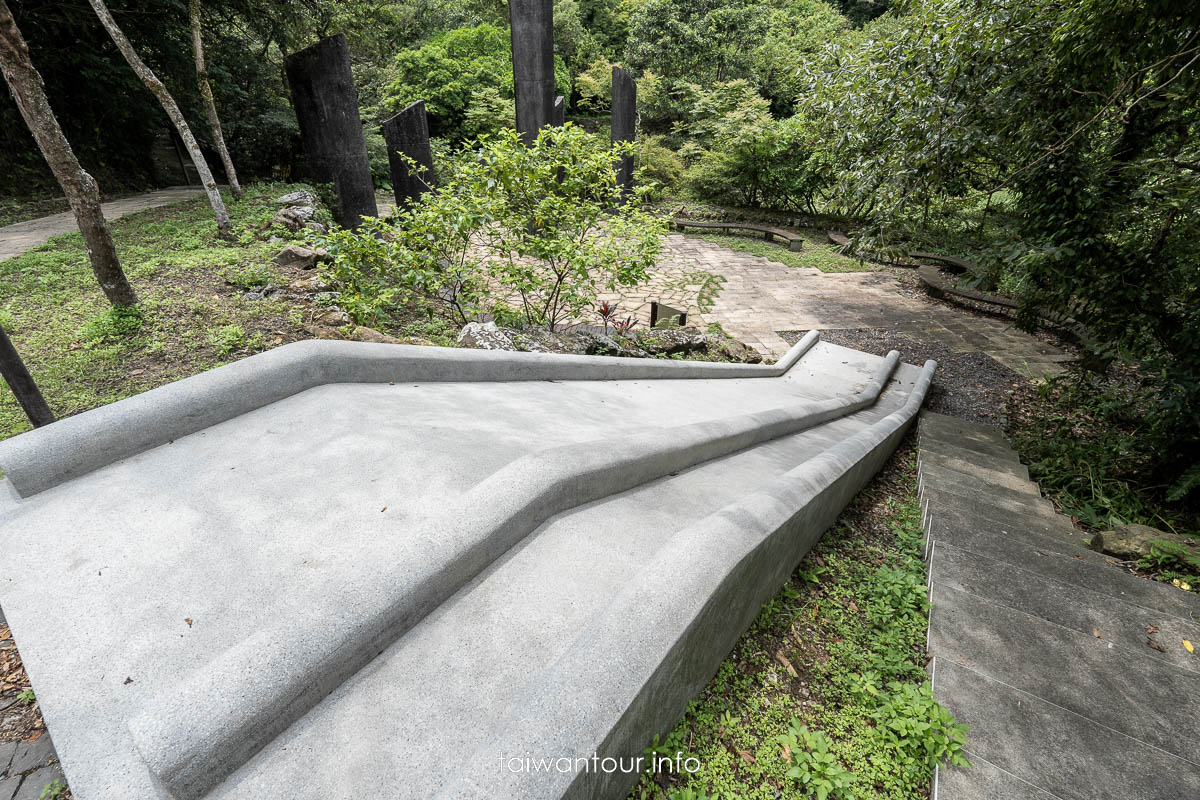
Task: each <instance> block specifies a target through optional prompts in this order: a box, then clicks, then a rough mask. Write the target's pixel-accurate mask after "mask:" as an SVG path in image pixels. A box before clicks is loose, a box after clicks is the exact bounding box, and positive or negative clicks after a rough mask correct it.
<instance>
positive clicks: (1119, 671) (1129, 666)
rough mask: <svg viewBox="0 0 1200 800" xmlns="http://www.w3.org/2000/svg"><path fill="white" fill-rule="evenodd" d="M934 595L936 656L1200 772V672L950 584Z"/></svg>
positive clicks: (931, 631)
mask: <svg viewBox="0 0 1200 800" xmlns="http://www.w3.org/2000/svg"><path fill="white" fill-rule="evenodd" d="M935 558H936V551H935ZM1009 574H1010V575H1011V574H1013V573H1009ZM932 595H933V610H932V612H931V614H930V616H929V649H930V652H932V653H935V654H936V655H937V657H938V658H939V659H941V660H943V661H952V662H954V663H955V664H958V665H960V666H964V667H967V668H969V669H971V670H972V671H973V672H975V673H977V674H979V675H982V676H984V677H987V678H991V679H992V680H996V681H999V682H1001V683H1004V684H1005V685H1007V686H1010V687H1012V688H1014V689H1017V690H1020V691H1022V692H1026V693H1028V694H1030V695H1033V696H1035V697H1038V698H1040V699H1042V700H1044V701H1046V702H1048V703H1052V704H1054V705H1056V706H1059V707H1061V708H1064V709H1067V710H1068V711H1072V712H1074V713H1076V714H1080V715H1082V716H1085V717H1087V718H1088V719H1089V720H1092V721H1093V722H1096V723H1098V724H1100V725H1103V726H1106V727H1108V728H1111V729H1113V730H1115V731H1119V732H1120V733H1123V734H1125V735H1126V736H1129V737H1131V738H1134V739H1137V740H1139V741H1142V742H1145V743H1147V744H1149V745H1152V746H1154V747H1157V748H1159V749H1161V750H1164V751H1165V752H1168V753H1171V754H1172V755H1175V756H1177V757H1179V758H1181V759H1183V760H1185V761H1188V762H1191V763H1192V764H1193V768H1194V769H1197V770H1198V771H1200V738H1197V737H1196V736H1195V731H1196V714H1195V711H1196V709H1195V707H1194V706H1193V702H1194V701H1195V699H1196V698H1200V672H1194V671H1192V670H1187V669H1181V668H1180V667H1176V666H1174V665H1173V664H1170V663H1167V662H1165V661H1163V660H1162V659H1159V658H1155V657H1154V656H1153V655H1150V654H1147V653H1142V652H1141V651H1139V650H1135V649H1133V648H1125V647H1118V646H1117V645H1115V644H1113V643H1112V642H1109V641H1107V640H1104V639H1097V638H1096V637H1095V636H1093V635H1092V634H1090V633H1083V632H1081V631H1075V630H1071V629H1069V628H1066V627H1064V626H1062V625H1058V624H1056V623H1053V622H1050V621H1047V620H1045V619H1041V618H1039V617H1035V616H1032V615H1030V614H1025V613H1023V612H1020V611H1017V610H1015V609H1012V608H1008V607H1006V606H1003V605H1000V604H998V603H993V602H990V601H988V600H985V599H984V598H981V597H978V596H976V595H974V594H972V593H970V592H960V591H957V590H955V589H951V588H949V587H948V586H946V585H944V584H942V585H935V586H934V587H933V591H932ZM1172 645H1173V646H1177V647H1179V649H1183V648H1182V646H1181V645H1179V644H1178V642H1175V643H1172ZM1198 660H1200V659H1198Z"/></svg>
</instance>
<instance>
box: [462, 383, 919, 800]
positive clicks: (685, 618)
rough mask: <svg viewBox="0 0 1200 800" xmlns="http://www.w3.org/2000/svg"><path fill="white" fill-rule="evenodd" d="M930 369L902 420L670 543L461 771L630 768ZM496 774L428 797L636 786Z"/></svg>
mask: <svg viewBox="0 0 1200 800" xmlns="http://www.w3.org/2000/svg"><path fill="white" fill-rule="evenodd" d="M936 366H937V365H936V362H933V361H927V362H925V366H924V369H923V370H922V372H921V375H920V377H919V378H918V380H917V383H916V385H915V386H914V388H913V391H912V393H911V394H910V395H909V397H908V400H907V402H906V403H905V404H904V406H902V407H901V408H900V409H899V410H897V411H895V412H893V413H892V414H890V415H888V416H887V417H885V418H884V419H882V420H880V421H879V422H877V423H875V424H874V425H872V426H871V427H870V428H868V429H866V430H864V431H862V432H860V433H858V434H856V435H854V436H852V437H850V438H848V439H846V440H845V441H843V442H840V443H839V444H837V445H835V446H834V447H832V448H830V449H829V450H827V451H825V452H824V453H822V454H821V455H819V456H817V457H815V458H813V459H810V460H809V461H806V462H804V463H803V464H801V465H799V466H798V467H796V468H795V469H793V470H791V471H790V472H788V473H786V474H785V475H783V476H781V477H780V478H778V479H776V480H775V481H773V482H771V483H770V484H769V485H767V486H766V487H765V488H764V489H763V490H762V491H761V492H757V493H755V494H753V495H750V496H748V497H746V498H745V499H744V500H742V501H739V502H737V503H734V504H731V505H729V506H726V507H725V508H724V509H722V510H721V511H719V512H717V513H716V514H713V515H712V516H710V517H708V518H706V519H705V520H703V521H701V522H700V523H698V524H697V525H694V526H692V527H690V528H687V529H685V530H682V531H680V532H678V533H677V534H676V535H675V536H674V537H673V538H672V540H671V541H670V542H669V543H668V544H667V546H666V547H665V548H664V549H663V551H662V552H660V553H659V554H658V555H657V556H656V558H655V560H654V563H653V564H650V565H647V569H646V571H645V572H644V573H642V574H640V575H639V579H638V581H637V582H636V583H635V584H633V585H631V586H630V587H628V588H627V589H626V590H624V591H623V592H622V593H621V594H620V595H619V596H618V597H616V598H615V599H614V601H613V604H612V606H611V607H610V608H609V610H608V611H607V612H606V614H605V615H604V617H603V618H602V619H601V620H598V621H597V624H596V625H594V626H589V629H588V632H587V633H585V634H584V635H582V636H581V637H580V638H579V639H578V640H576V642H575V643H574V644H573V645H572V646H571V647H570V648H569V649H568V650H567V651H566V653H564V655H563V656H562V657H560V658H559V660H558V661H557V662H555V664H554V665H553V666H552V667H551V669H550V670H549V671H548V673H547V674H546V676H545V680H543V681H540V682H539V684H538V688H537V690H536V691H535V692H532V693H531V694H530V695H528V696H527V697H526V698H525V699H524V700H523V701H522V702H521V703H518V704H516V708H518V709H520V711H518V712H515V713H514V714H513V715H512V716H510V717H509V718H508V719H507V720H505V722H504V723H502V724H501V725H499V726H498V727H497V729H496V730H495V734H494V737H493V739H492V741H493V744H490V745H489V747H488V749H487V752H476V753H475V755H474V759H473V760H472V762H471V763H478V764H481V765H482V764H485V763H486V764H494V763H495V762H496V759H497V757H501V756H502V757H526V756H530V755H532V756H533V757H535V758H536V757H540V756H547V757H554V756H558V755H562V756H569V757H570V758H571V759H572V760H573V759H574V758H576V757H579V758H585V759H590V758H591V756H592V755H593V754H596V755H598V756H599V757H600V758H605V757H611V758H614V759H621V760H624V761H626V762H629V761H630V760H631V757H632V758H636V757H637V756H639V755H641V753H642V751H643V748H644V747H645V746H646V743H647V742H649V741H650V739H651V737H652V736H653V735H654V734H656V733H663V732H664V731H667V730H669V729H670V728H671V726H672V725H674V723H675V722H676V721H677V720H678V718H679V716H680V715H681V714H682V713H683V711H684V709H685V708H686V706H687V704H688V702H690V700H691V699H692V697H694V696H695V695H696V694H697V693H698V692H699V691H700V690H701V689H703V687H704V686H705V685H706V684H707V682H708V681H709V679H710V678H711V677H712V675H713V673H714V672H715V671H716V669H717V667H718V666H719V664H720V663H721V661H722V660H723V659H724V658H725V656H726V655H727V654H728V652H729V650H730V649H731V648H732V647H733V645H734V643H735V642H736V641H737V637H739V636H740V635H741V633H742V631H744V630H745V629H746V627H747V626H749V624H750V623H751V622H752V621H753V620H754V617H755V616H756V615H757V614H758V611H759V609H760V608H761V606H762V604H763V603H764V602H765V601H766V600H767V599H768V598H769V597H770V596H771V594H773V593H774V592H775V591H776V590H777V587H778V586H779V585H780V584H781V583H783V581H785V580H786V579H787V576H788V575H789V574H790V572H791V570H792V569H793V568H794V566H795V564H796V563H797V562H798V561H799V560H800V559H801V558H802V557H803V556H804V555H805V554H806V553H807V552H808V550H809V549H811V547H812V546H813V545H814V544H815V543H816V542H817V540H818V539H819V538H820V536H821V534H822V532H824V530H826V529H827V528H828V526H829V525H830V524H831V523H832V522H833V521H834V520H835V519H836V518H837V515H838V514H839V513H840V512H841V510H842V508H844V507H845V505H846V503H848V502H849V501H850V499H851V498H852V497H853V496H854V494H855V493H857V492H858V491H859V490H860V489H861V488H862V487H863V486H864V485H866V483H867V482H868V481H869V480H870V479H871V477H872V476H873V475H874V474H875V473H876V472H877V471H878V469H879V468H880V467H881V466H882V464H883V462H884V461H885V460H886V459H887V458H888V456H890V455H891V453H892V452H893V451H894V449H895V447H896V445H897V444H899V441H900V439H901V438H902V437H903V435H904V433H905V431H906V430H907V429H908V427H909V426H910V425H911V423H912V421H913V419H914V418H915V416H916V414H917V411H918V410H919V409H920V406H921V403H922V402H923V400H924V397H925V394H926V392H927V391H928V388H929V385H930V383H931V381H932V379H933V373H934V371H935V369H936ZM581 686H586V687H587V691H586V692H581V691H580V690H579V687H581ZM480 771H482V770H480ZM480 771H476V772H474V774H475V775H478V774H479V772H480ZM493 774H498V775H499V780H498V781H495V782H493V781H477V780H471V779H465V780H461V781H456V782H454V783H452V784H450V785H447V786H445V787H444V788H443V790H442V791H441V792H440V793H439V795H438V797H439V798H445V800H449V798H463V797H472V798H492V797H522V798H611V797H622V796H624V795H625V794H626V793H628V791H629V788H630V786H631V785H632V783H633V782H634V781H635V780H636V778H637V776H636V774H634V775H630V774H627V773H622V772H620V771H616V772H609V773H605V772H603V771H598V772H590V771H584V772H573V771H571V772H554V771H546V772H540V773H536V774H535V773H531V772H529V771H524V772H509V771H506V770H501V769H498V770H497V773H493Z"/></svg>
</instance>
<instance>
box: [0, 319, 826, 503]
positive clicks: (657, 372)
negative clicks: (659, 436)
mask: <svg viewBox="0 0 1200 800" xmlns="http://www.w3.org/2000/svg"><path fill="white" fill-rule="evenodd" d="M818 338H819V334H817V332H816V331H810V332H809V333H808V334H807V335H806V336H805V337H804V338H803V339H801V340H800V341H799V342H797V343H796V345H795V346H794V347H792V349H791V350H789V351H788V353H787V354H786V355H785V356H784V357H783V358H781V359H780V360H779V362H778V363H777V364H774V365H762V364H718V363H698V362H684V361H670V360H663V359H631V358H616V357H607V356H557V357H555V358H550V359H548V358H545V357H544V355H543V354H539V353H510V352H504V351H496V350H471V349H457V348H445V347H420V346H416V345H397V344H367V343H363V342H339V341H327V340H307V341H303V342H293V343H292V344H287V345H284V346H282V347H277V348H275V349H273V350H268V351H267V352H265V353H258V354H256V355H253V356H250V357H249V358H245V359H242V360H241V361H237V362H234V363H233V364H226V365H225V366H223V367H218V368H216V369H213V370H209V371H208V372H204V373H201V374H200V375H194V376H192V377H190V378H186V379H184V380H180V381H176V382H175V383H171V384H168V385H166V386H160V387H158V388H157V389H151V390H150V391H148V392H144V393H142V394H139V395H135V396H134V397H130V398H127V399H125V400H120V401H118V402H116V403H112V404H110V405H107V406H102V407H100V408H97V409H93V410H92V411H89V412H88V413H86V414H78V415H76V416H73V417H67V418H66V419H62V420H59V421H58V422H57V423H55V424H54V425H47V426H45V427H43V428H36V429H34V430H31V431H28V432H27V433H23V434H21V435H19V436H15V437H13V438H11V439H6V440H4V441H3V442H0V469H3V470H4V472H5V474H6V476H7V477H8V479H9V482H10V484H11V485H12V487H13V488H14V489H15V490H16V491H17V492H18V493H19V494H20V495H21V496H25V497H28V496H30V495H33V494H36V493H38V492H42V491H45V490H46V489H49V488H51V487H53V486H57V485H58V484H60V483H62V482H63V481H66V480H69V479H71V478H75V477H78V476H80V475H84V474H86V473H88V472H91V471H92V470H94V469H98V468H100V467H103V466H106V465H108V464H111V463H113V462H114V461H118V460H120V459H122V458H126V457H128V456H132V455H136V454H137V453H140V452H142V451H144V450H149V449H151V448H153V447H157V446H160V445H163V444H167V443H170V442H173V441H174V440H175V439H178V438H180V437H182V436H186V435H188V434H191V433H195V432H197V431H200V430H204V429H205V428H208V427H211V426H213V425H216V424H218V423H220V422H224V421H226V420H229V419H233V418H234V417H237V416H239V415H242V414H246V413H248V412H251V411H254V410H255V409H258V408H262V407H263V406H267V405H270V404H271V403H275V402H278V401H280V400H284V399H286V398H288V397H291V396H292V395H295V394H298V393H300V392H304V391H307V390H309V389H314V388H316V387H319V386H324V385H327V384H335V383H377V384H384V383H391V382H394V381H397V380H402V381H404V382H405V383H408V382H413V383H425V382H462V381H484V382H491V381H504V382H513V381H602V380H642V379H646V380H649V379H672V378H686V379H695V380H704V379H712V378H749V377H765V378H770V377H778V376H780V375H782V374H784V373H785V372H787V371H788V370H789V369H790V368H791V367H792V366H793V365H795V364H796V363H797V362H798V361H799V359H800V358H801V357H802V356H803V355H804V353H806V352H807V351H808V349H809V348H810V347H812V345H813V344H814V343H815V342H816V341H817V340H818Z"/></svg>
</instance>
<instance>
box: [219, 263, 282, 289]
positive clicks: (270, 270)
mask: <svg viewBox="0 0 1200 800" xmlns="http://www.w3.org/2000/svg"><path fill="white" fill-rule="evenodd" d="M221 277H222V278H223V279H224V280H225V282H226V283H228V284H229V285H231V286H236V287H238V288H239V289H243V290H245V291H249V290H251V289H258V288H260V287H262V286H267V285H269V284H272V283H274V282H275V281H277V280H278V279H279V274H278V273H277V272H275V268H274V267H272V266H271V265H270V264H267V263H264V262H261V261H254V262H250V263H246V264H235V265H234V266H232V267H226V268H225V269H223V270H221Z"/></svg>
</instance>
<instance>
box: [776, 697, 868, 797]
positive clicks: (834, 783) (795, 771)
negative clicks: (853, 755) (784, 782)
mask: <svg viewBox="0 0 1200 800" xmlns="http://www.w3.org/2000/svg"><path fill="white" fill-rule="evenodd" d="M776 741H778V742H779V743H780V744H782V745H783V746H784V748H785V750H786V751H787V753H788V758H789V759H790V761H791V763H792V767H791V769H789V770H788V771H787V776H788V777H789V778H795V779H796V780H797V781H799V782H800V785H801V787H803V790H804V792H805V794H807V795H809V796H815V797H816V798H817V800H825V798H835V800H840V799H841V798H845V800H852V799H853V797H854V795H853V794H852V793H851V791H850V789H851V787H852V786H853V785H854V773H852V772H847V771H846V770H845V769H843V768H842V765H841V763H840V762H839V761H838V758H837V756H836V755H834V754H833V753H831V752H829V740H828V739H826V738H825V734H823V733H821V732H820V731H812V732H811V733H810V732H809V730H808V728H807V727H805V726H804V725H802V724H801V723H800V720H798V719H796V718H794V717H793V718H792V725H791V729H790V730H789V731H788V732H787V733H785V734H783V735H781V736H778V737H776Z"/></svg>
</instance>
